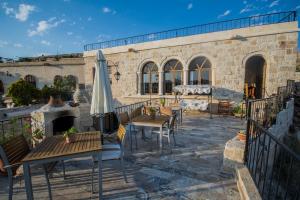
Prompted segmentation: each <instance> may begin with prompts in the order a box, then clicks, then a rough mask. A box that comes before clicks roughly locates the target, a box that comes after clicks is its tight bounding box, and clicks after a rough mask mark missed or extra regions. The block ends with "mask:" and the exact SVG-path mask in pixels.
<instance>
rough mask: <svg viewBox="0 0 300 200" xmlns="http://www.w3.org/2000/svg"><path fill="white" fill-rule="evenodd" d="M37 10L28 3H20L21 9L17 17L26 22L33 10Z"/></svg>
mask: <svg viewBox="0 0 300 200" xmlns="http://www.w3.org/2000/svg"><path fill="white" fill-rule="evenodd" d="M34 10H35V7H34V6H32V5H28V4H20V5H19V11H18V12H17V13H16V19H18V20H20V21H22V22H24V21H26V20H27V19H28V16H29V14H30V13H31V12H33V11H34Z"/></svg>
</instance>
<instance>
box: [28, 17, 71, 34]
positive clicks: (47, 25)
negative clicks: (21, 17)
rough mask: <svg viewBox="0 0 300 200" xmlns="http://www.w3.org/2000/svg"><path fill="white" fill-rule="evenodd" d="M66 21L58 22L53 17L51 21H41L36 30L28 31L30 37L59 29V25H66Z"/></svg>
mask: <svg viewBox="0 0 300 200" xmlns="http://www.w3.org/2000/svg"><path fill="white" fill-rule="evenodd" d="M65 21H66V20H64V19H62V20H56V17H52V18H50V19H49V20H47V21H46V20H42V21H39V22H38V24H37V27H36V28H35V30H28V36H35V35H43V34H44V33H45V32H46V31H47V30H49V29H51V28H54V27H57V26H58V25H59V24H61V23H64V22H65Z"/></svg>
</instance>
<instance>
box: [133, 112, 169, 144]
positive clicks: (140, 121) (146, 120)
mask: <svg viewBox="0 0 300 200" xmlns="http://www.w3.org/2000/svg"><path fill="white" fill-rule="evenodd" d="M169 119H170V117H169V116H162V115H159V116H155V119H151V117H150V116H149V115H140V116H138V117H135V118H133V119H132V120H131V121H130V123H129V124H130V125H133V126H143V127H157V128H159V130H160V134H159V148H160V150H162V134H163V131H162V129H163V126H164V124H165V123H168V122H169ZM130 130H131V128H130Z"/></svg>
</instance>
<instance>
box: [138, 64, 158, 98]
mask: <svg viewBox="0 0 300 200" xmlns="http://www.w3.org/2000/svg"><path fill="white" fill-rule="evenodd" d="M142 73H143V84H142V94H157V93H158V67H157V65H156V64H155V63H154V62H147V63H146V64H145V65H144V67H143V72H142Z"/></svg>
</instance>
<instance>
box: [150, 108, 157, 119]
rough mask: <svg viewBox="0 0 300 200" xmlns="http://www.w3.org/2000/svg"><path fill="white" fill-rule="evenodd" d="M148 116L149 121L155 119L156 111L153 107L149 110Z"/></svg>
mask: <svg viewBox="0 0 300 200" xmlns="http://www.w3.org/2000/svg"><path fill="white" fill-rule="evenodd" d="M149 114H150V118H151V119H155V114H156V109H155V108H153V107H150V108H149Z"/></svg>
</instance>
